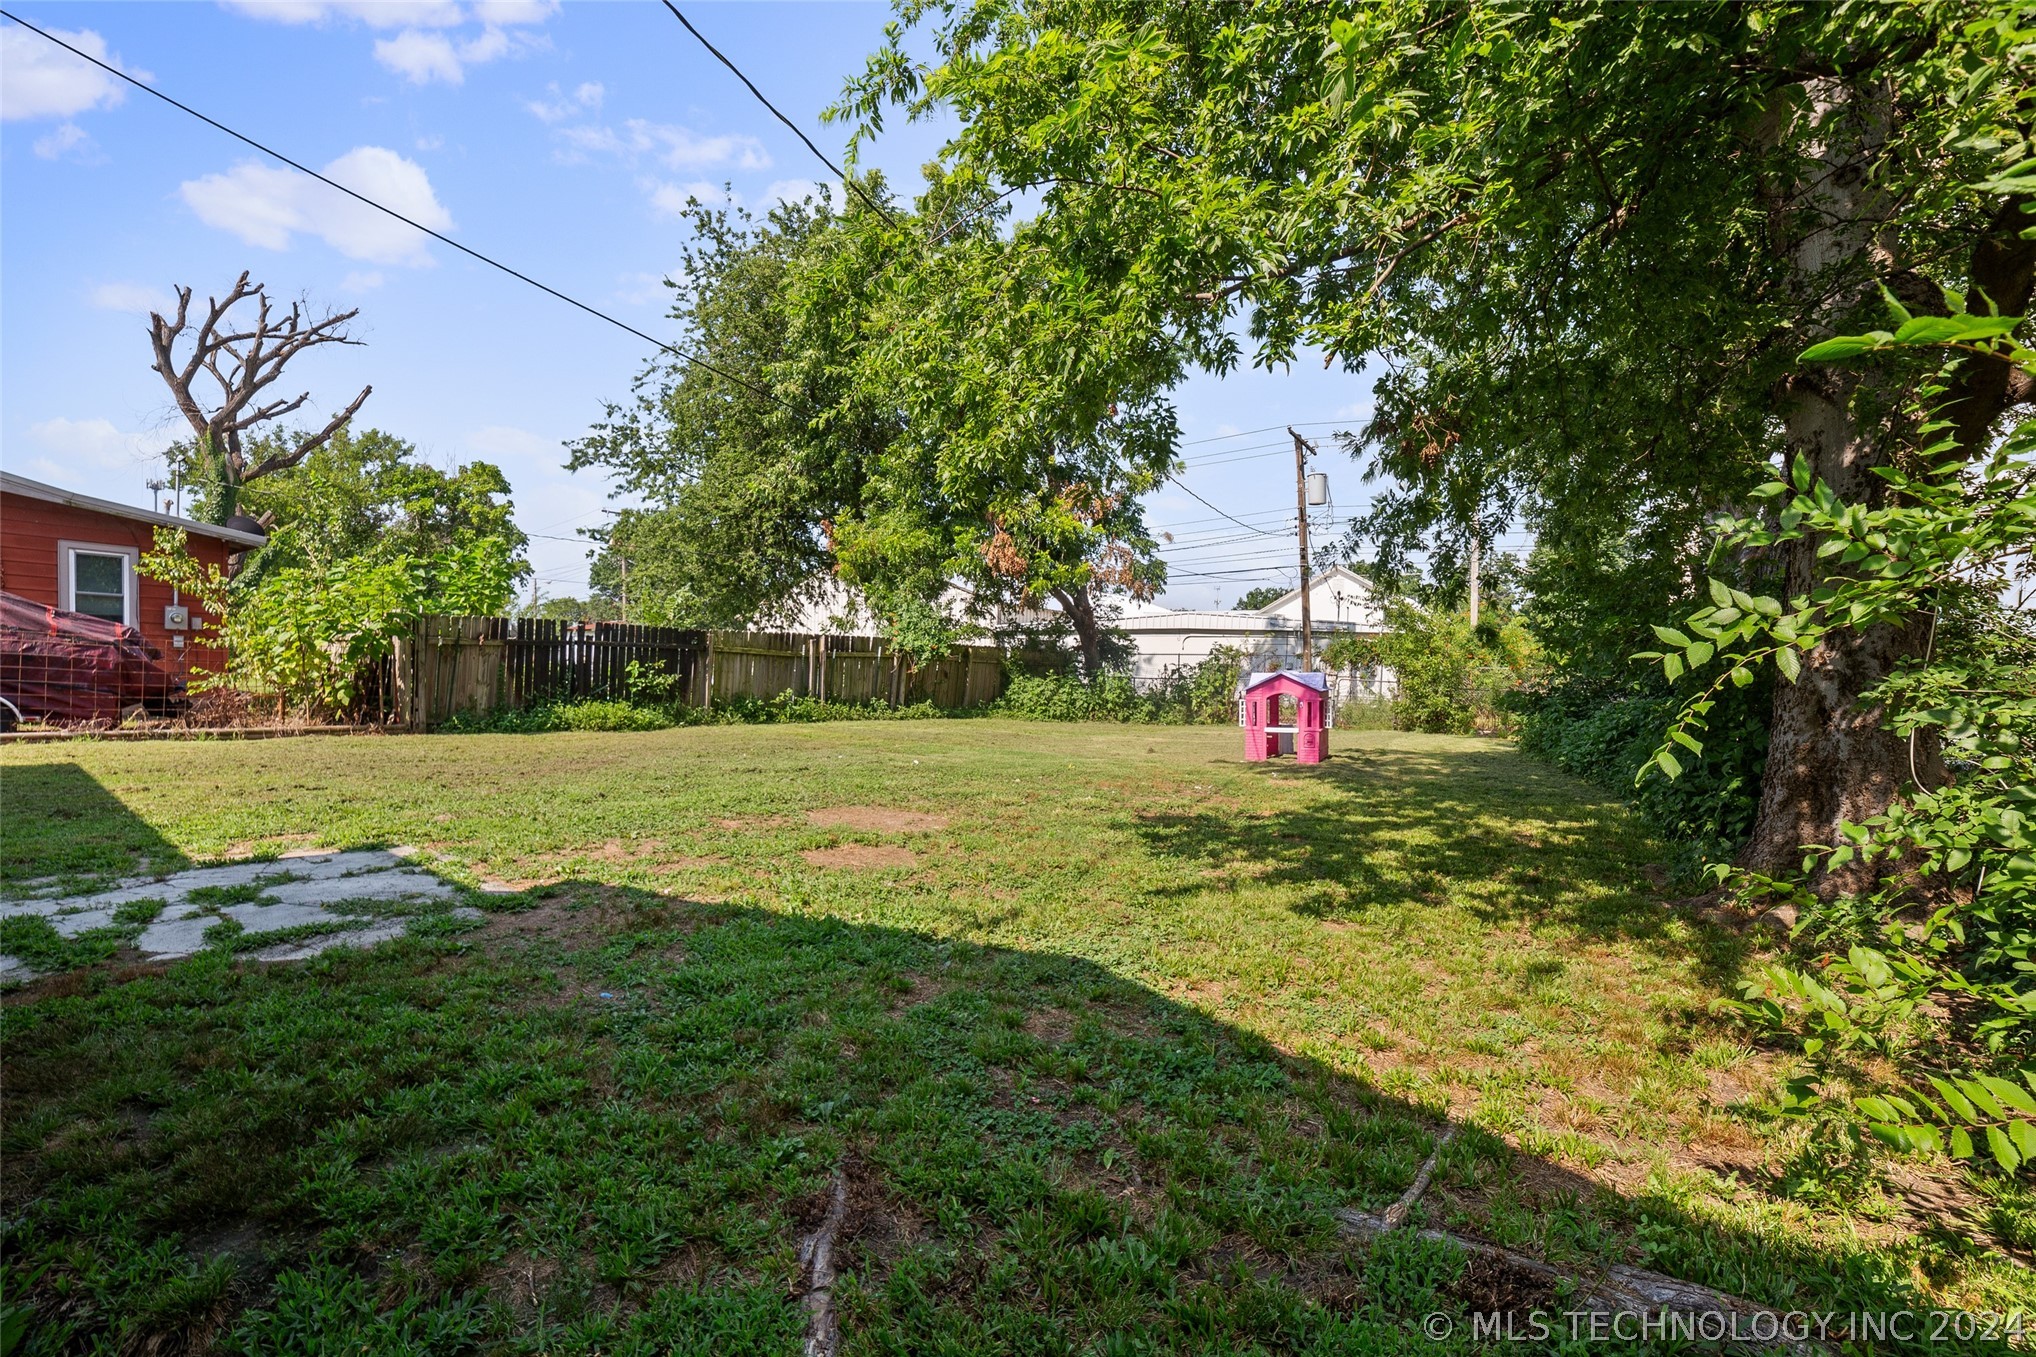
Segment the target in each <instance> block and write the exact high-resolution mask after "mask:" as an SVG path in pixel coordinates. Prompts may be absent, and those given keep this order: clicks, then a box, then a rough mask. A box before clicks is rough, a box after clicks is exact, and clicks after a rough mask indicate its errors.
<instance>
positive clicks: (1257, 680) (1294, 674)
mask: <svg viewBox="0 0 2036 1357" xmlns="http://www.w3.org/2000/svg"><path fill="white" fill-rule="evenodd" d="M1276 678H1290V679H1292V680H1294V681H1295V682H1296V683H1305V684H1306V685H1308V686H1309V687H1310V688H1319V689H1321V690H1322V691H1323V692H1325V693H1326V692H1328V691H1329V676H1328V675H1327V674H1318V673H1315V672H1314V671H1313V670H1310V669H1254V670H1252V671H1251V677H1250V678H1247V679H1246V680H1245V681H1244V687H1245V690H1246V691H1247V692H1248V691H1250V690H1251V689H1253V688H1256V687H1257V686H1258V685H1259V684H1261V683H1264V682H1266V681H1267V680H1268V679H1276Z"/></svg>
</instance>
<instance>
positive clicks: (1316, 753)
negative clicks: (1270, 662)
mask: <svg viewBox="0 0 2036 1357" xmlns="http://www.w3.org/2000/svg"><path fill="white" fill-rule="evenodd" d="M1289 751H1291V752H1292V753H1293V756H1294V762H1296V763H1320V762H1322V756H1323V755H1325V754H1327V753H1328V752H1329V676H1328V675H1327V674H1309V673H1303V672H1300V671H1298V670H1292V669H1276V670H1274V671H1273V672H1271V673H1254V674H1252V675H1251V676H1250V677H1249V678H1247V679H1245V681H1244V757H1245V758H1247V759H1249V760H1251V761H1253V762H1257V761H1258V760H1260V759H1270V758H1275V757H1277V756H1279V755H1281V754H1284V753H1287V752H1289Z"/></svg>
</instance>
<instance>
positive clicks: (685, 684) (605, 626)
mask: <svg viewBox="0 0 2036 1357" xmlns="http://www.w3.org/2000/svg"><path fill="white" fill-rule="evenodd" d="M632 663H635V664H637V665H638V666H640V669H639V672H642V671H645V670H655V671H658V672H661V673H663V674H668V675H674V676H676V678H677V682H676V683H675V684H673V685H672V688H671V690H670V691H671V692H672V694H673V695H674V696H677V697H678V698H679V699H680V700H682V701H684V702H687V703H690V704H691V705H694V706H698V707H704V708H710V709H711V708H712V707H713V706H714V704H715V703H716V702H725V701H728V700H730V699H732V698H737V697H753V698H764V699H768V698H773V697H778V696H781V695H783V694H787V693H789V694H793V695H795V696H799V697H817V698H821V699H823V700H825V701H829V702H882V703H886V704H888V705H890V706H894V707H896V706H904V705H907V704H910V703H915V702H926V701H931V702H933V703H934V704H935V705H937V706H942V707H978V706H982V705H984V704H985V703H989V702H993V701H995V700H996V698H997V696H998V695H999V694H1000V693H1001V692H1002V691H1003V684H1004V662H1003V652H1002V651H1001V650H1000V649H998V648H997V647H996V646H958V647H955V648H954V649H952V650H950V651H949V652H948V653H947V654H946V655H944V656H942V657H941V658H940V659H937V660H933V661H929V662H928V663H926V664H923V665H917V666H915V665H913V664H912V663H911V661H910V660H909V658H907V657H906V656H905V655H903V654H901V653H899V652H898V651H896V650H894V649H892V648H891V647H889V646H888V645H886V644H885V643H884V642H882V641H879V640H876V639H874V638H871V637H867V636H814V635H807V634H805V633H801V632H761V631H716V632H705V631H685V630H680V629H678V628H676V627H644V626H634V625H631V624H628V623H622V622H556V621H548V620H522V619H511V618H503V617H427V618H424V619H422V620H421V621H420V622H419V623H418V625H417V627H416V629H415V631H414V632H413V633H412V635H411V636H410V637H408V638H407V639H404V640H401V641H398V642H397V645H396V657H395V663H394V666H393V669H394V683H395V688H396V703H395V706H396V710H397V711H398V712H399V713H400V714H401V717H402V720H403V723H404V724H405V725H407V726H409V727H410V728H411V729H412V730H429V729H431V728H432V727H433V726H436V725H440V724H442V723H443V722H444V721H446V720H447V719H448V718H449V717H451V716H453V715H454V714H456V713H459V712H485V711H494V710H499V709H502V708H510V709H519V708H523V707H527V706H530V705H532V704H534V703H537V702H544V701H572V700H575V699H584V698H624V697H627V696H629V695H630V692H629V667H630V665H631V664H632Z"/></svg>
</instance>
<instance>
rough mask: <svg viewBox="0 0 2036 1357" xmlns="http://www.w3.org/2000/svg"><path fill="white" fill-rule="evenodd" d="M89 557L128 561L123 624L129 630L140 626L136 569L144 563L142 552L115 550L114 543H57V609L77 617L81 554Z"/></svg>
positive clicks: (122, 578)
mask: <svg viewBox="0 0 2036 1357" xmlns="http://www.w3.org/2000/svg"><path fill="white" fill-rule="evenodd" d="M81 551H82V552H84V553H85V554H86V555H88V556H119V557H122V558H123V559H125V560H126V562H127V567H126V568H125V569H124V570H122V571H121V572H120V592H121V605H120V606H121V614H122V615H121V619H120V620H121V621H122V622H123V623H125V624H126V625H128V626H130V627H138V626H140V625H141V587H140V585H139V583H138V582H137V581H136V578H135V573H134V569H135V565H136V563H137V562H138V561H139V560H140V559H141V548H139V547H136V546H132V545H130V546H116V545H114V544H113V543H111V542H69V541H64V542H58V543H57V606H58V607H59V608H62V609H63V610H64V611H65V612H67V613H74V612H76V611H77V610H78V609H77V606H76V605H77V601H78V593H77V591H78V553H79V552H81Z"/></svg>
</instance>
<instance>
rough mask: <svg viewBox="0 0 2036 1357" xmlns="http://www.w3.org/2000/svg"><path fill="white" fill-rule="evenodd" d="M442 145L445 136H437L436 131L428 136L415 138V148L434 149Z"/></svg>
mask: <svg viewBox="0 0 2036 1357" xmlns="http://www.w3.org/2000/svg"><path fill="white" fill-rule="evenodd" d="M444 145H445V138H444V137H441V136H439V135H438V134H437V133H436V132H434V133H432V134H431V135H430V136H428V137H419V138H418V139H417V149H418V150H420V151H436V150H438V149H439V148H440V147H442V146H444Z"/></svg>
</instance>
